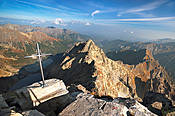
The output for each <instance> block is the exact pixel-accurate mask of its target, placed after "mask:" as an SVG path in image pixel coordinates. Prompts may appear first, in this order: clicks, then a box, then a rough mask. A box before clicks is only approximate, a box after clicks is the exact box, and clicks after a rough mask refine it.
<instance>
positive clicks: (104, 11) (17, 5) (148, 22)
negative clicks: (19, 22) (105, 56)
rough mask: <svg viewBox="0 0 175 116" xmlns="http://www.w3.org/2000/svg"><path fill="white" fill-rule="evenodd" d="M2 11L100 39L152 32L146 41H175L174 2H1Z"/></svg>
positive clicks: (1, 14)
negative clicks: (102, 37) (101, 37)
mask: <svg viewBox="0 0 175 116" xmlns="http://www.w3.org/2000/svg"><path fill="white" fill-rule="evenodd" d="M0 11H1V12H0V17H5V18H14V19H27V20H32V21H31V22H30V23H31V24H35V23H37V24H38V23H48V22H52V23H53V24H56V25H59V26H62V27H63V28H70V29H73V30H76V31H78V32H83V33H90V32H91V33H90V34H92V32H94V31H95V32H96V33H93V35H94V34H97V35H100V34H101V36H103V35H104V32H106V31H110V32H107V33H109V35H110V36H111V35H113V39H114V38H115V37H116V36H117V37H119V36H121V37H122V36H123V35H128V36H129V38H130V36H131V35H132V38H139V37H141V35H147V36H148V33H150V32H152V33H153V34H151V35H149V36H148V37H147V38H151V39H160V38H165V37H169V38H175V34H174V32H175V0H0ZM106 28H107V29H106ZM89 30H91V31H89ZM99 30H102V31H101V32H100V31H99ZM115 31H118V32H119V34H118V35H116V34H114V33H115ZM126 32H128V34H126ZM136 32H137V33H136ZM139 33H142V34H140V35H139ZM154 34H155V35H154ZM106 36H108V35H106ZM145 39H146V37H145Z"/></svg>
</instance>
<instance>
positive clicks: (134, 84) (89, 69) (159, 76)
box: [47, 40, 174, 104]
mask: <svg viewBox="0 0 175 116" xmlns="http://www.w3.org/2000/svg"><path fill="white" fill-rule="evenodd" d="M138 53H139V54H138ZM138 53H137V52H136V53H135V55H140V57H139V60H138V62H137V63H136V64H124V62H123V61H121V60H117V61H114V60H111V59H109V58H108V57H106V55H105V54H104V52H103V50H102V49H100V48H99V47H97V46H96V45H95V43H94V42H93V41H92V40H89V41H87V42H80V43H77V44H75V46H74V47H73V48H72V49H70V50H69V51H68V52H66V53H65V54H64V55H63V57H62V58H61V60H59V62H55V63H54V64H53V65H51V67H50V70H49V71H47V74H48V76H50V77H56V78H59V79H62V80H63V81H64V82H65V84H66V85H67V86H68V85H71V84H75V85H82V86H83V87H84V88H86V90H87V91H89V92H90V93H91V94H94V95H97V96H100V97H101V96H110V97H112V98H117V97H123V98H135V99H137V100H138V101H140V102H144V101H143V100H146V99H147V98H145V96H147V95H148V94H149V93H150V92H153V93H158V94H161V95H165V98H166V99H170V100H171V102H173V97H171V96H173V95H174V94H173V87H172V86H171V84H170V83H169V81H168V74H167V73H166V71H165V69H164V68H163V67H161V66H160V65H159V63H158V61H156V60H155V59H154V58H153V56H152V54H151V52H150V51H149V50H146V49H144V50H142V51H139V52H138ZM128 57H129V55H128ZM133 60H134V59H133ZM158 94H156V95H158ZM148 96H149V95H148ZM154 97H158V96H154ZM147 100H148V99H147ZM154 102H156V101H154ZM151 104H152V103H151Z"/></svg>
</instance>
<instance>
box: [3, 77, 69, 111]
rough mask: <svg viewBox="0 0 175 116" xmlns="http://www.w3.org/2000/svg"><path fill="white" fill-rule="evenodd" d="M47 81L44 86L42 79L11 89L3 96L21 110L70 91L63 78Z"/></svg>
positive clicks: (10, 104)
mask: <svg viewBox="0 0 175 116" xmlns="http://www.w3.org/2000/svg"><path fill="white" fill-rule="evenodd" d="M45 83H46V85H45V86H44V87H43V86H42V81H40V82H37V83H33V84H32V85H30V86H27V87H23V88H21V89H17V90H15V91H9V92H8V93H4V94H3V98H4V99H5V101H7V103H8V104H9V106H16V107H18V108H19V109H21V110H29V109H31V108H33V107H35V106H38V105H39V104H41V103H43V102H46V101H47V100H49V99H52V98H54V97H58V96H62V95H65V94H67V93H68V90H67V89H66V86H65V85H64V83H63V81H61V80H58V79H49V80H45Z"/></svg>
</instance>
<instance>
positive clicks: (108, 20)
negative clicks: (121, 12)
mask: <svg viewBox="0 0 175 116" xmlns="http://www.w3.org/2000/svg"><path fill="white" fill-rule="evenodd" d="M174 19H175V17H156V18H139V19H98V20H96V21H98V22H108V23H115V22H134V21H138V22H144V21H145V22H146V21H166V20H174Z"/></svg>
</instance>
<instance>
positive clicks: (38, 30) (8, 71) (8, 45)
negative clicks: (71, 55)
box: [0, 24, 90, 77]
mask: <svg viewBox="0 0 175 116" xmlns="http://www.w3.org/2000/svg"><path fill="white" fill-rule="evenodd" d="M87 39H90V37H89V36H86V35H82V34H79V33H76V32H73V31H71V30H66V29H58V28H42V27H32V26H28V25H16V24H5V25H1V26H0V56H1V57H0V59H1V61H0V63H1V64H0V77H1V76H8V75H9V76H10V75H13V74H14V73H16V72H17V71H18V69H20V68H21V67H22V66H24V65H26V64H30V63H33V62H34V60H32V59H24V56H25V55H31V54H34V53H35V50H36V42H38V43H39V44H40V46H41V50H42V52H45V53H52V54H57V53H61V52H64V51H66V50H67V49H68V48H70V47H72V46H73V45H74V43H75V42H78V41H86V40H87ZM7 59H8V60H7ZM14 59H15V60H14ZM6 66H7V67H6ZM8 67H11V68H8Z"/></svg>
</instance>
